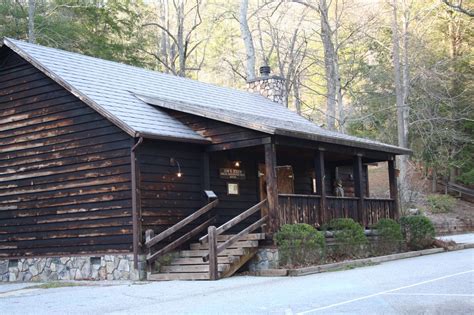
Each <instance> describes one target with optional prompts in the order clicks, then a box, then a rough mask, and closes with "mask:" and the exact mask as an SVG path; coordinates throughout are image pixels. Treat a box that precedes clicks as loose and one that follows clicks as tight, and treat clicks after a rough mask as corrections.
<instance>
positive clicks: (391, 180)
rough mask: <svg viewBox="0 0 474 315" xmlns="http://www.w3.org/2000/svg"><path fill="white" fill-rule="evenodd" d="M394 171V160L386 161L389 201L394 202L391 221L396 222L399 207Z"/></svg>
mask: <svg viewBox="0 0 474 315" xmlns="http://www.w3.org/2000/svg"><path fill="white" fill-rule="evenodd" d="M395 173H396V170H395V160H394V159H393V160H390V161H388V181H389V185H390V199H393V200H394V202H395V209H394V210H393V213H390V217H391V218H392V219H395V220H397V219H398V216H399V205H398V186H397V176H396V174H395Z"/></svg>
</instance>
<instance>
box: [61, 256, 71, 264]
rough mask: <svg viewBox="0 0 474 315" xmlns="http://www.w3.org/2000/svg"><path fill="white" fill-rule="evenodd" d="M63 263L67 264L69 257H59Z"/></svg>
mask: <svg viewBox="0 0 474 315" xmlns="http://www.w3.org/2000/svg"><path fill="white" fill-rule="evenodd" d="M59 261H60V262H61V264H63V265H65V264H66V263H67V262H68V261H69V257H61V258H59Z"/></svg>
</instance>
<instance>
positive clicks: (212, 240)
mask: <svg viewBox="0 0 474 315" xmlns="http://www.w3.org/2000/svg"><path fill="white" fill-rule="evenodd" d="M207 235H208V239H209V279H210V280H217V279H219V271H218V265H217V235H216V227H215V226H210V227H209V228H208V229H207Z"/></svg>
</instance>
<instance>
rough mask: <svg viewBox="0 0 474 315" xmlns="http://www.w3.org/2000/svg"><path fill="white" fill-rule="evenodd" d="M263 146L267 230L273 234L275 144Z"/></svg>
mask: <svg viewBox="0 0 474 315" xmlns="http://www.w3.org/2000/svg"><path fill="white" fill-rule="evenodd" d="M264 148H265V181H266V185H267V200H268V217H269V227H268V232H269V233H271V234H273V233H275V232H276V231H277V230H278V227H279V226H278V222H279V220H278V187H277V175H276V167H277V161H276V149H275V144H273V143H268V144H265V145H264Z"/></svg>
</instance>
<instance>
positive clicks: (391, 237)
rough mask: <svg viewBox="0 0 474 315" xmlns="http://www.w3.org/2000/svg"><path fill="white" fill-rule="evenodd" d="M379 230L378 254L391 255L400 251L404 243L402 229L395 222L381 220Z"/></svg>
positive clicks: (378, 223)
mask: <svg viewBox="0 0 474 315" xmlns="http://www.w3.org/2000/svg"><path fill="white" fill-rule="evenodd" d="M375 228H376V229H377V236H378V238H377V243H376V251H377V252H376V254H379V255H382V254H390V253H393V252H396V251H398V250H400V245H401V243H402V241H403V235H402V228H401V226H400V224H398V223H397V222H396V221H395V220H392V219H380V220H379V222H377V224H376V225H375Z"/></svg>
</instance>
